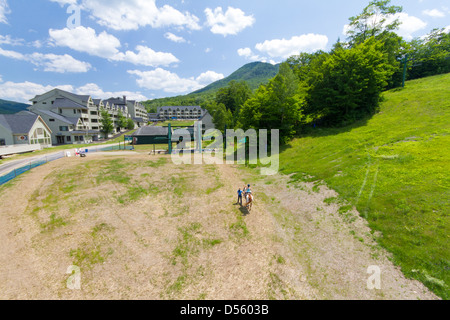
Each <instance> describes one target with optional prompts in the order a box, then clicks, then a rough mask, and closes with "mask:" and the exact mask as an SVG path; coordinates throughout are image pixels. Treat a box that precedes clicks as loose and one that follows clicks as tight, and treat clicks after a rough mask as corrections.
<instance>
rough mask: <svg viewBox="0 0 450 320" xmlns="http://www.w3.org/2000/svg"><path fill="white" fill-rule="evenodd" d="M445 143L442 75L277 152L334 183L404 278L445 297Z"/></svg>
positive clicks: (286, 167)
mask: <svg viewBox="0 0 450 320" xmlns="http://www.w3.org/2000/svg"><path fill="white" fill-rule="evenodd" d="M449 147H450V74H445V75H440V76H435V77H430V78H425V79H420V80H415V81H411V82H408V83H407V85H406V88H404V89H397V90H393V91H389V92H386V93H385V94H384V101H383V102H382V104H381V110H380V112H379V113H378V114H376V115H375V116H374V117H372V118H371V119H369V120H366V121H361V122H359V123H356V124H354V125H352V126H349V127H345V128H340V129H317V130H316V131H314V132H313V133H311V134H309V135H305V136H302V137H299V138H297V139H295V140H293V141H292V142H291V143H290V145H288V146H287V147H286V148H285V149H284V150H283V152H282V153H281V159H280V161H281V171H282V172H283V173H285V174H292V173H295V175H294V176H293V180H308V181H324V182H325V183H326V184H328V186H329V187H330V188H332V189H334V190H336V191H337V192H338V193H339V194H340V196H341V197H342V198H343V200H346V201H348V202H350V203H351V204H352V205H353V206H355V207H356V208H357V209H358V211H359V212H360V213H361V215H363V216H364V217H365V218H366V219H367V220H368V221H369V224H370V227H371V228H372V230H373V231H374V233H375V231H379V232H377V234H379V236H378V239H377V240H378V242H379V243H380V244H381V245H382V246H384V247H385V248H387V249H388V250H389V251H390V252H392V253H393V259H394V262H395V263H396V264H398V265H399V266H401V268H402V271H403V272H404V274H405V275H406V276H407V277H411V278H415V279H417V280H420V281H422V282H423V283H424V284H425V285H426V286H428V287H429V288H430V289H431V290H433V291H434V292H435V293H436V294H438V295H439V296H440V297H442V298H444V299H449V298H450V288H449V286H450V272H449V269H450V246H449V243H450V239H449V238H450V218H449V211H450V210H449V208H450V174H449V172H450V161H449V160H450V148H449ZM347 209H348V208H342V211H345V210H347Z"/></svg>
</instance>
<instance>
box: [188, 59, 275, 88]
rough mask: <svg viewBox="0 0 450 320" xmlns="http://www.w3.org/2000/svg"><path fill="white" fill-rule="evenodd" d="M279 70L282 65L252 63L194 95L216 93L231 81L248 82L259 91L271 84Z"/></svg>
mask: <svg viewBox="0 0 450 320" xmlns="http://www.w3.org/2000/svg"><path fill="white" fill-rule="evenodd" d="M279 68H280V65H278V64H277V65H273V64H270V63H264V62H252V63H249V64H246V65H245V66H243V67H242V68H240V69H238V70H237V71H235V72H233V73H232V74H231V75H230V76H228V77H226V78H225V79H222V80H219V81H216V82H214V83H211V84H210V85H209V86H207V87H205V88H203V89H200V90H197V91H195V92H193V93H192V94H196V93H208V92H212V91H214V92H215V91H217V90H219V89H220V88H224V87H226V86H227V85H228V84H229V83H230V82H231V81H237V82H239V81H246V82H247V83H248V85H249V86H250V88H251V89H252V90H255V89H258V88H259V86H260V85H261V84H265V83H267V82H269V80H270V79H272V78H274V77H275V76H276V75H277V73H278V69H279Z"/></svg>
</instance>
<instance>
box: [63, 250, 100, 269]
mask: <svg viewBox="0 0 450 320" xmlns="http://www.w3.org/2000/svg"><path fill="white" fill-rule="evenodd" d="M69 256H70V257H71V258H73V265H74V266H77V267H80V268H82V267H87V268H92V266H94V265H95V264H98V263H103V262H104V261H105V258H104V257H103V256H102V254H101V251H100V249H98V248H95V249H86V248H77V249H73V250H70V253H69Z"/></svg>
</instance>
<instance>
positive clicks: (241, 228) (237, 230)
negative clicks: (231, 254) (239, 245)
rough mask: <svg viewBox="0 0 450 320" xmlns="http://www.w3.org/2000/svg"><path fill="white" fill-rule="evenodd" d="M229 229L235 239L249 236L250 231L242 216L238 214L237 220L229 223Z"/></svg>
mask: <svg viewBox="0 0 450 320" xmlns="http://www.w3.org/2000/svg"><path fill="white" fill-rule="evenodd" d="M230 231H231V234H232V235H233V237H234V238H235V239H237V240H242V239H245V238H248V237H249V236H250V231H249V230H248V228H247V224H246V223H245V220H244V218H243V217H242V216H238V218H237V221H236V222H235V223H233V224H231V225H230Z"/></svg>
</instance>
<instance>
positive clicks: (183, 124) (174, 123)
mask: <svg viewBox="0 0 450 320" xmlns="http://www.w3.org/2000/svg"><path fill="white" fill-rule="evenodd" d="M169 123H170V124H171V126H172V127H192V126H193V125H194V124H195V121H194V120H186V121H181V120H180V121H177V120H170V121H165V122H160V123H158V124H157V125H156V126H157V127H167V126H168V125H169Z"/></svg>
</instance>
